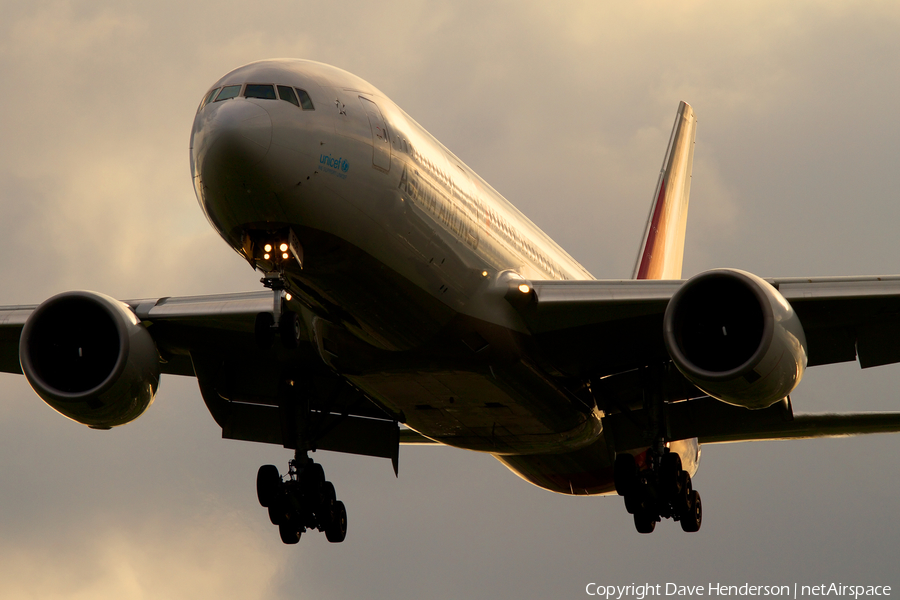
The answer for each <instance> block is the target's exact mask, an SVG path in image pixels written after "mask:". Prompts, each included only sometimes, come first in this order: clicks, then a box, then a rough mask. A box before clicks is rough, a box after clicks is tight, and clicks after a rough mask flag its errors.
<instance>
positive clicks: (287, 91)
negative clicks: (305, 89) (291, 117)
mask: <svg viewBox="0 0 900 600" xmlns="http://www.w3.org/2000/svg"><path fill="white" fill-rule="evenodd" d="M278 95H279V96H280V97H281V99H282V100H286V101H287V102H290V103H291V104H293V105H294V106H297V107H299V106H300V101H299V100H297V94H295V93H294V88H292V87H288V86H286V85H279V86H278Z"/></svg>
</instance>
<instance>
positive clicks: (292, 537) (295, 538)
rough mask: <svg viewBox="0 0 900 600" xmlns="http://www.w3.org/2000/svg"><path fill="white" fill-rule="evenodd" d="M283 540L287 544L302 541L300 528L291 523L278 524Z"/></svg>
mask: <svg viewBox="0 0 900 600" xmlns="http://www.w3.org/2000/svg"><path fill="white" fill-rule="evenodd" d="M278 533H279V534H280V535H281V541H282V542H284V543H285V544H296V543H297V542H299V541H300V530H299V529H297V528H296V527H294V526H293V525H291V524H290V523H282V524H280V525H279V526H278Z"/></svg>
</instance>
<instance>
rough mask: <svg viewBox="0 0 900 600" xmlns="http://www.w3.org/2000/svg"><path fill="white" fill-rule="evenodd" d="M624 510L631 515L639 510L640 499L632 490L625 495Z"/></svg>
mask: <svg viewBox="0 0 900 600" xmlns="http://www.w3.org/2000/svg"><path fill="white" fill-rule="evenodd" d="M625 510H627V511H628V514H629V515H633V514H635V513H636V512H638V511H639V510H641V499H640V497H638V495H637V494H635V493H634V492H632V493H630V494H628V495H627V496H625Z"/></svg>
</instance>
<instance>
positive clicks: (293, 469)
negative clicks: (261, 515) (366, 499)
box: [256, 454, 347, 544]
mask: <svg viewBox="0 0 900 600" xmlns="http://www.w3.org/2000/svg"><path fill="white" fill-rule="evenodd" d="M256 495H257V497H258V498H259V503H260V504H261V505H262V506H263V507H265V508H268V509H269V520H271V521H272V524H273V525H277V526H278V533H279V534H280V535H281V541H282V542H284V543H285V544H296V543H297V542H299V541H300V536H301V535H302V534H303V533H304V532H306V531H307V530H313V529H316V530H318V531H323V532H324V533H325V538H326V539H327V540H328V541H329V542H332V543H338V542H343V541H344V538H345V537H346V536H347V509H346V508H344V503H343V502H341V501H340V500H338V499H337V497H336V496H335V492H334V485H333V484H332V483H331V482H330V481H327V480H326V479H325V470H324V469H322V465H320V464H318V463H314V462H313V461H312V459H310V458H309V457H307V456H301V455H299V454H298V458H295V459H294V460H292V461H291V462H290V466H289V468H288V473H287V475H286V476H285V477H282V476H281V475H280V474H279V473H278V467H276V466H275V465H263V466H261V467H260V468H259V472H258V473H257V475H256Z"/></svg>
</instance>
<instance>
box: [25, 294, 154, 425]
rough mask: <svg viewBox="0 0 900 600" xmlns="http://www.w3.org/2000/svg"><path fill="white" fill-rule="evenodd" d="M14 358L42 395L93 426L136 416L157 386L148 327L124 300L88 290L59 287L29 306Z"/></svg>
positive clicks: (55, 408) (141, 412)
mask: <svg viewBox="0 0 900 600" xmlns="http://www.w3.org/2000/svg"><path fill="white" fill-rule="evenodd" d="M19 362H20V364H21V365H22V372H23V373H24V374H25V377H26V378H28V383H30V384H31V387H32V388H34V391H35V392H37V395H38V396H40V397H41V399H42V400H43V401H44V402H46V403H47V404H49V405H50V406H51V407H52V408H53V409H54V410H56V411H57V412H59V413H60V414H62V415H64V416H66V417H68V418H70V419H72V420H73V421H77V422H79V423H82V424H84V425H87V426H89V427H92V428H94V429H109V428H110V427H115V426H116V425H122V424H124V423H128V422H130V421H133V420H134V419H136V418H138V417H139V416H141V414H143V413H144V411H145V410H147V407H148V406H150V404H151V403H152V402H153V396H154V395H155V394H156V390H157V388H158V387H159V352H158V351H157V349H156V344H155V343H154V341H153V338H152V337H151V336H150V333H149V332H148V331H147V330H146V329H145V328H144V326H143V325H141V322H140V321H139V320H138V318H137V317H136V316H135V315H134V313H133V312H132V311H131V310H130V309H129V308H128V306H127V305H126V304H124V303H122V302H119V301H117V300H114V299H113V298H110V297H109V296H105V295H103V294H98V293H96V292H87V291H77V292H65V293H63V294H59V295H57V296H54V297H52V298H50V299H49V300H47V301H45V302H44V303H43V304H41V305H40V306H39V307H38V308H37V309H35V311H34V312H33V313H32V314H31V316H30V317H29V318H28V320H27V321H26V322H25V326H24V327H23V328H22V336H21V338H20V340H19Z"/></svg>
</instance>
